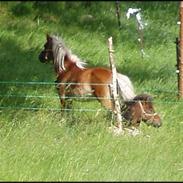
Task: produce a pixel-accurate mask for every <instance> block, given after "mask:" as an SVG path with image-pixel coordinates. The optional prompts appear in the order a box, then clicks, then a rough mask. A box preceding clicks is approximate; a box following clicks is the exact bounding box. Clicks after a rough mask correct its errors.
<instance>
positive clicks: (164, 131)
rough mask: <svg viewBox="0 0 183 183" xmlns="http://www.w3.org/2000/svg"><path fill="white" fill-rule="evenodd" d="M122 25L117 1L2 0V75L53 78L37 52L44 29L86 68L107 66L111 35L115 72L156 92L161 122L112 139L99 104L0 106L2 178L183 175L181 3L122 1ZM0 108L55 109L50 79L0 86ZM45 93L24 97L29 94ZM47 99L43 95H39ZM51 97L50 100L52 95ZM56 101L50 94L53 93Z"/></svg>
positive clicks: (108, 118) (138, 90)
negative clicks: (141, 25)
mask: <svg viewBox="0 0 183 183" xmlns="http://www.w3.org/2000/svg"><path fill="white" fill-rule="evenodd" d="M130 7H133V8H141V9H142V16H143V19H144V20H145V21H146V22H147V23H148V25H147V26H146V27H145V29H144V50H145V53H146V54H147V55H148V56H146V57H145V58H144V59H142V58H141V54H140V50H139V43H138V41H137V38H138V33H137V29H136V22H135V19H134V17H131V18H130V19H129V20H127V19H126V16H125V13H126V11H127V9H128V8H130ZM120 9H121V22H122V29H121V30H120V31H119V29H118V24H117V18H116V15H115V3H114V2H93V1H91V2H90V3H89V4H87V3H86V2H67V1H65V2H47V1H45V2H39V1H36V2H0V13H1V16H0V50H1V51H0V78H1V79H0V80H1V81H25V82H27V81H43V82H46V81H50V82H54V81H55V73H54V70H53V67H52V65H51V64H50V65H49V64H42V63H40V62H39V60H38V55H39V53H40V51H41V50H42V48H43V45H44V42H45V39H46V37H45V35H46V33H56V34H59V35H60V36H61V37H62V38H63V39H64V40H65V43H66V45H67V46H68V47H69V48H71V50H72V52H73V53H75V54H76V55H78V57H80V58H81V59H83V60H86V61H87V63H88V66H96V65H97V66H105V67H108V66H109V62H108V47H107V39H108V38H109V36H113V47H114V50H115V61H116V66H117V69H118V71H120V72H121V73H123V74H126V75H128V76H129V77H130V79H131V80H132V82H133V84H134V87H135V90H136V93H143V92H145V93H149V94H151V95H152V96H154V105H155V109H156V111H157V112H159V113H160V115H161V116H162V120H163V126H162V127H161V128H159V129H155V128H152V127H148V126H146V125H145V124H143V123H142V125H141V127H140V129H141V130H142V132H143V135H139V136H137V137H131V136H128V135H124V136H114V135H112V134H111V133H109V132H108V127H109V126H110V123H111V116H110V115H109V114H108V113H107V111H104V110H101V111H100V109H103V108H102V107H101V106H100V104H99V103H98V102H97V101H78V100H76V101H74V103H73V104H74V107H73V108H74V109H78V108H84V109H87V108H90V109H99V110H98V111H97V112H96V113H95V112H77V111H73V112H65V113H63V112H62V113H61V112H60V111H51V110H48V111H46V110H43V109H42V110H41V109H40V110H32V111H31V110H30V111H26V110H12V109H10V110H0V147H1V148H0V154H1V156H0V162H1V166H0V180H2V181H97V180H98V181H181V180H182V179H183V174H182V171H183V161H182V153H183V147H182V144H183V142H182V139H183V138H182V134H183V131H182V129H183V128H182V125H183V121H182V114H181V110H182V108H183V104H182V101H181V100H180V101H178V100H177V75H176V73H175V70H176V68H175V64H176V53H175V44H174V41H175V38H176V37H177V36H178V34H179V26H178V25H177V21H178V17H179V16H178V13H179V10H178V2H163V3H162V2H149V1H148V2H120ZM0 91H1V92H0V94H3V95H18V96H24V97H18V96H16V97H12V98H6V97H1V98H0V106H2V105H3V106H24V107H37V108H42V107H48V108H51V109H53V108H57V109H60V102H59V100H58V98H56V96H57V93H56V90H55V87H54V85H16V84H6V85H5V84H0ZM35 95H36V96H43V97H42V98H39V97H32V98H31V97H30V96H35ZM44 96H45V97H44ZM48 96H50V97H48ZM54 96H55V98H52V97H54Z"/></svg>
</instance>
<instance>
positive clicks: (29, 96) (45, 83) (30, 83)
mask: <svg viewBox="0 0 183 183" xmlns="http://www.w3.org/2000/svg"><path fill="white" fill-rule="evenodd" d="M61 84H64V85H85V84H90V85H107V86H109V85H111V83H107V84H104V83H57V82H50V81H41V82H40V81H39V82H37V81H28V82H27V81H0V85H11V86H12V85H21V86H22V85H26V86H33V85H38V86H39V85H41V86H43V85H52V86H55V85H61ZM144 92H155V93H156V92H157V93H170V94H174V96H175V97H176V96H177V95H178V92H177V91H175V90H167V89H152V90H151V89H144ZM0 98H2V100H5V99H12V100H13V99H14V98H25V99H32V98H39V99H61V98H62V99H71V100H73V99H74V100H96V99H106V100H108V99H112V97H97V98H96V97H95V96H64V97H61V96H58V95H57V96H56V95H53V96H50V95H25V94H15V93H13V94H0ZM2 100H1V104H0V109H2V110H3V109H13V110H19V109H22V110H49V111H78V112H96V111H98V110H99V109H91V108H90V109H87V108H80V109H69V108H65V109H62V108H51V107H37V106H36V107H35V106H33V107H32V106H13V105H6V106H5V105H2V103H3V102H2ZM153 103H162V104H183V101H182V100H177V99H176V100H169V99H168V100H157V101H154V102H153ZM100 110H102V109H100ZM104 111H105V110H104Z"/></svg>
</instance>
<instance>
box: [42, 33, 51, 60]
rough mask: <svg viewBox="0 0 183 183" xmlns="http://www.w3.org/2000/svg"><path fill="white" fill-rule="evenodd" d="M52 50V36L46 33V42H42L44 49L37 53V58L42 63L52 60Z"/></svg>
mask: <svg viewBox="0 0 183 183" xmlns="http://www.w3.org/2000/svg"><path fill="white" fill-rule="evenodd" d="M53 59H54V58H53V50H52V37H50V36H49V35H48V34H47V35H46V43H45V44H44V49H43V50H42V51H41V53H40V54H39V60H40V61H41V62H42V63H48V62H49V61H51V60H53Z"/></svg>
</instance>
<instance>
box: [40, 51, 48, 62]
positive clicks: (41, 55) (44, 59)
mask: <svg viewBox="0 0 183 183" xmlns="http://www.w3.org/2000/svg"><path fill="white" fill-rule="evenodd" d="M46 60H47V59H46V58H45V54H44V52H43V51H42V52H41V53H40V54H39V61H40V62H42V63H45V62H46Z"/></svg>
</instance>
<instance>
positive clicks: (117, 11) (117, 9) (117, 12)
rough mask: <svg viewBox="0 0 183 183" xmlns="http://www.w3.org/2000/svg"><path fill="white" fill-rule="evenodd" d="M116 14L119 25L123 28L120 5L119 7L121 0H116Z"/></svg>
mask: <svg viewBox="0 0 183 183" xmlns="http://www.w3.org/2000/svg"><path fill="white" fill-rule="evenodd" d="M116 16H117V18H118V26H119V30H120V29H121V20H120V7H119V1H117V0H116Z"/></svg>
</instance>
